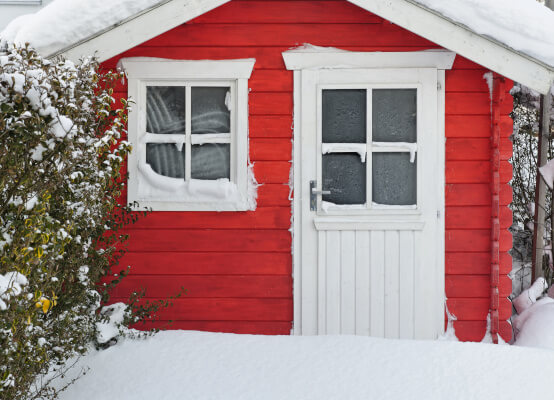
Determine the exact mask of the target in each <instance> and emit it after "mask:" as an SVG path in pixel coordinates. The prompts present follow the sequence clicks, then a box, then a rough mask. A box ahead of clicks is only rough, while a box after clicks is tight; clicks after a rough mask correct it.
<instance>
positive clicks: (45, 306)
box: [0, 46, 137, 399]
mask: <svg viewBox="0 0 554 400" xmlns="http://www.w3.org/2000/svg"><path fill="white" fill-rule="evenodd" d="M97 71H98V63H97V62H96V61H95V60H93V59H88V60H84V61H82V62H81V63H79V64H78V65H75V64H74V63H72V62H70V61H65V60H57V61H49V60H45V59H43V58H41V57H40V56H39V55H38V54H37V53H36V52H35V51H33V50H32V49H30V48H28V47H24V48H16V47H13V46H10V47H8V48H6V49H4V50H1V51H0V398H2V399H28V398H38V397H40V398H51V397H53V396H54V395H55V394H54V393H53V392H52V389H49V388H48V386H47V384H46V383H47V382H41V380H40V379H38V378H39V377H41V376H43V374H44V373H46V372H47V371H50V373H51V374H53V375H55V374H56V373H58V374H59V373H62V371H63V369H64V368H66V367H64V366H63V363H64V361H66V360H67V359H68V358H69V357H72V356H75V355H78V354H80V353H83V352H84V351H85V350H86V347H87V344H88V343H90V342H91V341H93V340H94V338H95V334H96V330H97V327H98V326H100V325H98V323H101V322H102V321H105V320H106V318H109V317H107V316H106V315H105V314H103V313H99V312H97V310H98V309H99V307H100V304H101V302H102V301H103V300H106V296H107V293H106V292H107V288H108V287H109V286H110V284H107V285H102V286H100V285H98V282H101V281H102V280H104V281H109V279H108V277H109V276H110V266H112V265H116V264H117V263H118V260H119V258H120V256H121V255H122V254H123V252H124V249H125V246H124V243H125V241H126V235H125V234H123V233H122V228H124V227H125V226H126V225H128V224H130V223H133V222H134V221H135V220H136V218H137V214H135V213H131V211H130V208H129V207H127V206H120V205H119V204H118V201H117V200H118V198H120V196H121V191H122V187H123V183H124V179H123V178H124V177H123V176H122V175H121V171H122V166H123V163H124V159H125V156H126V155H127V153H128V152H129V150H130V147H129V145H128V143H127V142H125V141H124V140H121V139H122V138H123V137H124V135H125V123H126V112H127V103H126V101H125V100H122V101H121V103H122V104H120V107H119V108H117V109H116V108H114V107H113V106H114V102H115V100H114V98H113V97H112V93H113V86H114V85H115V82H116V80H118V79H121V76H120V75H119V74H117V73H106V74H99V73H98V72H97ZM118 279H119V278H118ZM127 322H128V321H127ZM51 376H52V375H51Z"/></svg>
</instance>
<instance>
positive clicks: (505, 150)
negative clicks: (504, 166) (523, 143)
mask: <svg viewBox="0 0 554 400" xmlns="http://www.w3.org/2000/svg"><path fill="white" fill-rule="evenodd" d="M512 153H513V146H512V141H511V140H510V139H508V138H502V139H500V159H501V160H509V159H510V157H512Z"/></svg>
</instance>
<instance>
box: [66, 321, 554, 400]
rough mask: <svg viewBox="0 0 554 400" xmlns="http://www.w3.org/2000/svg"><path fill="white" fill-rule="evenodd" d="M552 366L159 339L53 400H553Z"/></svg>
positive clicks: (94, 365) (496, 351) (233, 339)
mask: <svg viewBox="0 0 554 400" xmlns="http://www.w3.org/2000/svg"><path fill="white" fill-rule="evenodd" d="M553 360H554V350H548V349H534V348H525V347H516V346H509V345H491V344H482V343H460V342H449V341H408V340H390V339H376V338H369V337H359V336H312V337H302V336H253V335H233V334H222V333H201V332H192V331H166V332H160V333H158V334H157V335H155V336H153V337H150V338H147V339H144V340H141V339H139V340H125V341H123V342H121V343H119V344H117V345H116V346H113V347H111V348H109V349H107V350H103V351H98V352H97V351H94V352H92V353H90V354H89V355H88V356H86V357H84V358H82V359H81V360H80V361H79V364H78V366H77V368H74V369H73V373H76V372H77V371H79V370H80V368H82V367H83V366H89V367H90V370H89V372H88V373H87V374H86V375H85V376H83V377H82V378H80V379H79V380H77V382H76V383H75V384H74V385H72V386H70V387H69V388H68V389H67V390H66V391H65V392H63V393H62V395H61V397H60V400H76V399H79V400H88V399H90V400H108V399H117V400H140V399H145V400H146V399H148V400H163V399H168V400H169V399H171V400H174V399H180V400H184V399H195V400H200V399H233V400H238V399H241V400H246V399H256V400H258V399H264V400H270V399H314V400H315V399H317V400H324V399H402V400H404V399H425V400H431V399H449V400H455V399H460V400H462V399H463V400H468V399H503V400H507V399H535V398H537V399H538V398H548V397H549V394H550V395H551V394H552V393H553V390H554V389H553V388H552V383H551V382H552V376H554V363H553V362H552V361H553ZM71 376H72V374H68V376H67V377H66V378H65V379H66V380H67V379H71Z"/></svg>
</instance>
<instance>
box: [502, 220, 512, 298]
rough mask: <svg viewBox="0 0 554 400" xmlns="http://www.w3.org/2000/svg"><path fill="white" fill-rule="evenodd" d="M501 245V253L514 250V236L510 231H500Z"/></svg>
mask: <svg viewBox="0 0 554 400" xmlns="http://www.w3.org/2000/svg"><path fill="white" fill-rule="evenodd" d="M499 243H500V251H501V252H507V251H509V250H510V249H511V248H512V234H511V233H510V231H508V230H507V229H502V230H500V240H499ZM510 287H511V286H510ZM508 294H509V293H508Z"/></svg>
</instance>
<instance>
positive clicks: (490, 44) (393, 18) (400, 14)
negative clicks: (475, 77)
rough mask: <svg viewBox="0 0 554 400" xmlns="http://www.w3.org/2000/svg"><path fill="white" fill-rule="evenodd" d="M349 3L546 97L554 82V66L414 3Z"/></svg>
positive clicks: (354, 0) (360, 0) (400, 0)
mask: <svg viewBox="0 0 554 400" xmlns="http://www.w3.org/2000/svg"><path fill="white" fill-rule="evenodd" d="M348 1H350V2H351V3H353V4H355V5H357V6H358V7H361V8H363V9H365V10H367V11H369V12H372V13H374V14H376V15H378V16H380V17H382V18H384V19H387V20H389V21H390V22H393V23H395V24H397V25H399V26H401V27H402V28H404V29H407V30H409V31H412V32H414V33H416V34H417V35H419V36H422V37H424V38H425V39H427V40H430V41H431V42H434V43H437V44H439V45H440V46H442V47H444V48H447V49H449V50H452V51H455V52H456V53H458V54H460V55H462V56H464V57H466V58H468V59H470V60H472V61H474V62H476V63H478V64H480V65H483V66H485V67H487V68H489V69H490V70H492V71H495V72H497V73H499V74H501V75H504V76H506V77H508V78H510V79H513V80H515V81H517V82H520V83H522V84H523V85H525V86H528V87H530V88H531V89H534V90H536V91H538V92H540V93H542V94H546V93H548V91H549V90H550V87H551V86H552V83H553V82H554V68H553V67H550V66H547V65H546V64H544V63H543V62H541V61H539V60H536V59H534V58H532V57H530V56H527V55H525V54H522V53H519V52H517V51H516V50H514V49H511V48H509V47H507V46H506V45H504V44H502V43H499V42H498V41H496V40H494V39H491V38H489V37H485V36H481V35H479V34H477V33H475V32H473V31H472V30H470V29H469V28H468V27H466V26H464V25H461V24H459V23H456V22H454V21H451V20H449V19H447V18H446V17H445V16H443V15H441V14H439V13H437V12H435V11H433V10H430V9H429V8H426V7H424V6H422V5H421V4H419V3H416V2H414V1H413V0H387V1H383V0H348Z"/></svg>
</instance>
